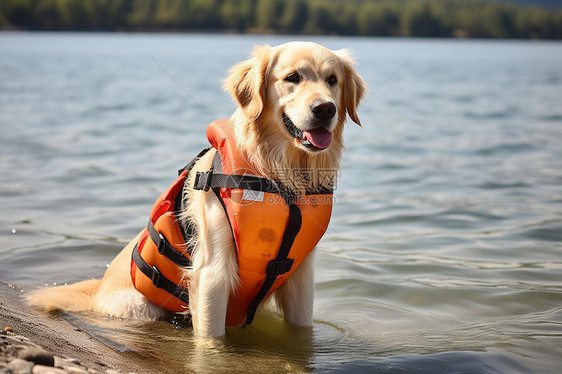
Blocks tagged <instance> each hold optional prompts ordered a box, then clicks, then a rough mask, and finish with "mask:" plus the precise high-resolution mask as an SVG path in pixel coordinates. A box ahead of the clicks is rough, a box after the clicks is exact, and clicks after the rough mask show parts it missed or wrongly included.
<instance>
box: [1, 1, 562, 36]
mask: <svg viewBox="0 0 562 374" xmlns="http://www.w3.org/2000/svg"><path fill="white" fill-rule="evenodd" d="M0 28H1V29H4V30H14V29H15V30H60V31H196V32H238V33H283V34H316V35H317V34H322V35H324V34H328V35H360V36H411V37H471V38H523V39H527V38H540V39H562V10H560V9H547V8H539V7H528V6H523V5H516V4H509V3H504V2H497V1H491V0H489V1H485V0H370V1H369V0H308V1H307V0H2V1H1V2H0Z"/></svg>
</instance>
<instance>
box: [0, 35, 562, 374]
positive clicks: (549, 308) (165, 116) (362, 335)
mask: <svg viewBox="0 0 562 374" xmlns="http://www.w3.org/2000/svg"><path fill="white" fill-rule="evenodd" d="M289 39H292V38H288V37H277V36H276V37H272V36H230V35H211V36H209V35H167V34H155V35H146V34H78V33H77V34H56V33H1V34H0V51H1V54H0V126H1V127H0V128H1V134H2V135H1V139H2V147H1V148H0V180H1V183H0V204H1V206H2V213H1V214H0V238H1V239H0V240H1V243H2V244H1V246H0V281H3V282H10V283H14V284H17V285H19V286H22V287H24V288H27V289H34V288H37V287H40V286H43V285H45V284H48V285H51V284H54V283H57V284H62V283H65V282H68V283H70V282H75V281H78V280H83V279H88V278H91V277H100V276H101V275H102V274H103V272H104V270H105V266H106V264H107V263H109V262H110V261H111V259H112V258H113V257H114V256H115V255H116V254H117V253H118V252H119V250H120V249H121V248H122V247H123V246H124V245H125V244H126V243H127V242H128V241H129V240H130V239H131V238H132V237H134V236H135V235H136V233H137V232H138V231H139V230H140V228H142V227H143V225H144V224H145V222H146V217H147V214H148V212H149V210H150V207H151V206H152V203H153V201H154V200H155V199H156V197H158V195H159V194H160V193H161V191H162V190H163V189H164V188H165V187H167V185H168V184H169V183H170V182H171V181H172V180H173V179H174V176H175V170H177V169H178V168H180V167H181V166H183V165H184V164H185V163H187V162H188V161H189V160H190V159H191V158H192V157H193V156H194V155H195V154H197V153H198V151H199V150H200V149H201V148H202V147H204V146H205V145H206V140H205V137H204V129H205V126H206V124H207V123H209V122H210V121H211V120H212V118H224V117H228V116H229V114H230V113H231V112H232V111H233V109H234V104H233V103H232V101H231V99H230V98H229V97H228V96H227V95H226V94H224V93H222V90H221V79H222V78H223V77H224V76H225V75H226V70H227V69H228V68H229V67H230V66H231V65H233V64H234V63H236V62H238V61H241V60H242V59H244V58H246V57H247V55H248V54H249V52H250V50H251V48H252V46H253V45H254V44H263V43H270V44H279V43H281V42H284V41H286V40H289ZM314 40H315V41H317V42H320V43H322V44H325V45H326V46H328V47H330V48H334V49H339V48H349V49H351V50H352V51H353V54H354V55H355V56H356V57H357V61H358V63H359V65H358V71H359V72H360V73H361V74H362V75H363V77H364V78H365V80H366V81H367V83H368V84H369V85H370V92H369V94H368V100H367V101H366V102H365V104H363V106H362V107H361V108H360V110H359V116H360V118H361V120H362V123H363V127H362V128H359V127H358V126H356V125H354V124H352V123H349V124H348V126H347V128H346V135H345V136H346V144H347V151H346V153H345V156H344V160H343V167H342V173H341V180H340V182H339V185H338V189H337V193H336V205H335V208H334V213H333V219H332V221H331V224H330V227H329V230H328V232H327V234H326V235H325V237H324V238H323V240H322V241H321V243H320V246H319V250H318V251H317V252H318V253H317V256H316V268H317V272H316V303H315V319H316V322H315V325H314V328H313V329H312V330H309V331H303V330H300V329H297V330H295V329H292V328H291V327H289V326H287V325H285V324H284V323H283V322H282V321H281V319H280V318H279V317H278V316H277V315H276V314H275V313H273V312H266V313H264V314H263V315H262V316H261V317H259V318H258V319H257V320H256V323H255V324H254V325H253V326H251V327H246V328H242V327H236V328H229V329H228V335H227V336H226V337H225V338H223V339H218V340H201V339H194V338H193V337H192V334H191V329H190V328H189V327H188V326H186V325H184V324H174V323H170V322H142V321H127V320H118V319H115V318H110V317H98V316H80V320H81V321H82V322H80V323H87V324H89V326H91V329H92V330H95V331H93V333H95V334H99V335H100V336H103V337H105V338H107V339H111V340H113V341H114V342H116V343H117V344H118V346H119V347H121V346H127V347H129V348H130V349H131V350H134V351H136V352H137V353H134V354H142V355H150V356H152V357H154V359H155V360H160V361H161V362H162V363H163V364H162V367H163V368H165V369H166V370H167V371H169V372H181V371H185V372H234V371H238V372H248V371H253V372H267V373H269V372H272V371H273V372H308V371H318V372H324V371H333V372H350V371H353V372H370V373H372V372H381V373H382V372H396V373H450V372H458V373H507V372H509V373H556V372H558V370H559V367H560V365H561V364H562V359H560V357H562V256H561V255H560V253H561V248H562V147H561V146H560V140H561V139H562V105H561V104H562V103H561V97H562V69H561V68H560V66H562V48H561V47H562V43H559V42H530V41H478V40H474V41H472V40H466V41H458V40H454V41H453V40H409V39H375V38H336V37H334V38H315V39H314ZM127 354H130V353H127Z"/></svg>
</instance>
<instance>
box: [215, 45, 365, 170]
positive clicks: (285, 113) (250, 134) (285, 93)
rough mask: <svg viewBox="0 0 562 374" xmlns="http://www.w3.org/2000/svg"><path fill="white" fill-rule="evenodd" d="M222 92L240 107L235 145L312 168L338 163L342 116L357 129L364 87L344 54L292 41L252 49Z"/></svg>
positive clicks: (229, 78) (232, 72) (341, 144)
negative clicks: (304, 162) (301, 161)
mask: <svg viewBox="0 0 562 374" xmlns="http://www.w3.org/2000/svg"><path fill="white" fill-rule="evenodd" d="M225 88H226V90H227V91H228V92H229V93H230V94H231V95H232V96H233V97H234V99H235V101H236V102H237V104H238V106H239V110H238V111H237V114H235V116H234V117H236V118H238V119H239V120H238V121H235V122H238V124H236V126H238V128H235V131H239V134H240V135H241V136H239V137H238V138H239V140H241V141H242V142H244V139H247V140H248V141H249V142H252V143H253V144H257V147H258V148H261V149H262V151H263V150H265V152H267V153H269V154H270V156H269V157H272V155H271V153H272V152H274V153H275V154H276V155H277V157H276V158H277V159H278V160H280V159H287V158H292V159H306V160H307V164H308V165H310V160H311V159H314V158H319V159H330V158H332V159H333V158H335V159H337V160H338V161H339V156H340V155H341V150H342V148H343V138H342V130H343V124H344V122H345V120H346V114H347V115H349V117H350V118H351V119H352V120H353V121H354V122H355V123H357V124H360V122H359V118H358V117H357V113H356V111H357V106H358V105H359V102H360V100H361V99H362V97H363V95H364V93H365V89H366V85H365V83H364V82H363V79H362V78H361V77H360V76H359V75H358V74H357V72H356V71H355V69H354V63H353V60H351V58H349V56H348V54H347V52H346V51H345V50H341V51H331V50H329V49H327V48H325V47H322V46H320V45H318V44H315V43H310V42H291V43H287V44H283V45H280V46H277V47H270V46H261V47H256V49H255V50H254V54H253V56H252V57H251V58H250V59H249V60H247V61H244V62H242V63H240V64H238V65H236V66H234V67H233V68H232V69H231V70H230V76H229V77H228V78H227V79H226V81H225ZM240 118H243V119H242V120H240ZM246 145H247V146H246V147H245V148H251V146H250V145H248V144H246ZM255 149H256V148H254V150H255ZM261 153H264V152H261ZM329 155H331V156H332V157H329ZM293 164H294V162H293ZM293 166H294V165H293ZM324 166H330V165H324ZM331 166H333V167H336V166H337V165H331Z"/></svg>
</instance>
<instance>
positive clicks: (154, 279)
mask: <svg viewBox="0 0 562 374" xmlns="http://www.w3.org/2000/svg"><path fill="white" fill-rule="evenodd" d="M152 284H153V285H154V286H155V287H158V288H161V287H160V286H159V284H160V271H159V270H158V268H157V267H156V266H153V267H152Z"/></svg>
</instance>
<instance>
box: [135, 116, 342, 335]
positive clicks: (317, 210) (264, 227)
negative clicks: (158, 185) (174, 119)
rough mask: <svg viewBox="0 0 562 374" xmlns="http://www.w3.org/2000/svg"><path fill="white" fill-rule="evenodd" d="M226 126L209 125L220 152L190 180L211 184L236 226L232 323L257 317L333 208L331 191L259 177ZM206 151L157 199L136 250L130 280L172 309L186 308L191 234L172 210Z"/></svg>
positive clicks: (308, 248)
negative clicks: (300, 190) (296, 188)
mask: <svg viewBox="0 0 562 374" xmlns="http://www.w3.org/2000/svg"><path fill="white" fill-rule="evenodd" d="M229 126H230V124H229V122H228V120H221V121H215V122H213V123H211V124H210V125H209V126H208V128H207V138H208V139H209V142H210V143H211V145H212V146H213V147H214V148H215V149H216V150H217V151H218V152H217V153H216V155H215V157H214V159H213V164H212V167H211V169H210V170H209V171H206V172H197V173H196V175H195V176H194V186H193V188H194V189H196V190H205V191H207V190H209V189H212V191H213V192H214V194H215V195H216V196H217V198H218V199H219V201H220V202H221V204H222V206H223V207H224V209H225V212H226V214H227V216H228V220H229V223H230V226H231V228H232V234H233V239H234V243H235V245H236V252H237V260H238V267H239V278H240V283H239V285H238V287H237V288H236V290H234V291H233V293H232V294H231V295H230V298H229V302H228V309H227V316H226V325H227V326H230V325H239V324H243V323H246V324H249V323H251V322H252V320H253V318H254V314H255V312H256V309H257V307H258V306H259V304H260V303H261V301H262V300H264V299H265V298H267V297H268V296H269V295H271V293H272V292H274V291H275V290H276V289H277V288H279V287H280V286H281V285H282V284H283V283H284V282H285V281H286V280H287V278H288V277H289V276H290V275H291V274H292V273H293V272H294V271H295V270H296V269H297V268H298V266H299V265H300V264H301V263H302V261H303V260H304V259H305V258H306V256H307V255H308V254H309V253H310V252H311V251H312V250H313V249H314V247H315V246H316V244H317V243H318V241H319V240H320V238H321V237H322V235H324V232H325V231H326V228H327V227H328V223H329V220H330V215H331V211H332V191H331V190H329V189H323V190H319V191H309V192H307V194H306V195H302V196H297V195H295V194H293V193H292V192H291V191H290V190H288V189H287V188H285V187H284V186H283V185H282V184H281V183H280V182H277V181H273V180H271V179H268V178H267V177H265V176H263V175H260V173H259V172H258V171H257V170H256V169H255V168H254V167H253V166H252V165H250V164H249V163H248V162H247V161H246V158H245V157H244V154H243V152H242V151H241V150H240V149H239V147H238V146H237V145H236V143H235V141H234V139H233V138H232V137H231V136H230V135H229V134H230V128H229ZM205 151H206V150H204V151H203V152H202V153H201V154H199V156H198V157H197V158H195V159H194V160H193V161H192V162H191V163H190V164H188V166H186V168H184V170H183V171H182V172H181V174H180V176H179V177H178V179H176V181H175V182H174V183H173V184H172V185H171V186H170V187H169V188H168V189H167V190H166V191H165V192H164V194H162V196H160V198H159V199H158V200H157V202H156V204H155V206H154V208H153V209H152V213H151V216H150V220H149V225H148V226H149V227H148V228H147V229H145V232H144V233H143V235H142V236H141V238H140V240H139V242H138V243H137V246H136V247H135V249H134V250H133V259H132V261H131V277H132V280H133V284H134V285H135V287H136V288H137V290H139V291H140V292H142V293H143V294H144V295H145V296H146V297H147V298H148V299H149V300H151V301H152V302H154V303H155V304H157V305H160V306H162V307H163V308H165V309H167V310H170V311H173V312H183V311H186V310H188V308H189V298H188V296H187V295H188V290H187V283H186V282H187V280H186V279H181V274H182V269H181V268H180V267H178V265H177V261H178V260H179V261H183V264H180V266H189V262H190V261H189V257H190V248H189V246H187V245H186V242H188V241H189V233H188V232H187V233H186V232H184V231H185V230H183V229H182V228H181V227H180V225H179V223H178V222H177V216H176V213H175V212H177V211H178V210H179V207H180V200H181V195H182V189H183V186H184V183H185V179H186V177H187V175H188V173H189V172H190V169H191V167H192V166H193V164H194V163H195V161H196V160H197V159H198V158H199V157H201V156H202V154H203V153H204V152H205ZM188 227H189V226H188ZM182 230H183V231H182ZM139 270H140V271H139Z"/></svg>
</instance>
